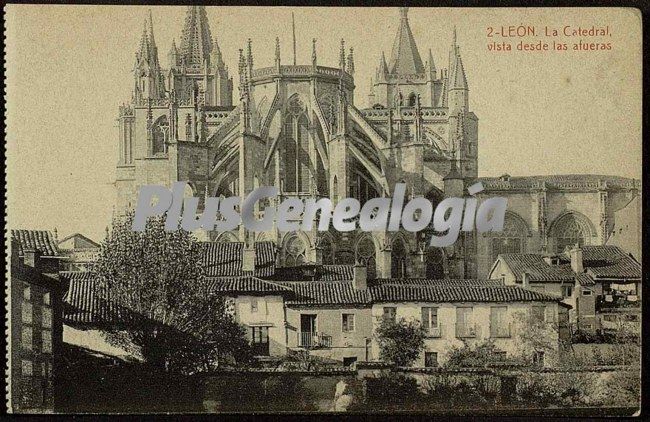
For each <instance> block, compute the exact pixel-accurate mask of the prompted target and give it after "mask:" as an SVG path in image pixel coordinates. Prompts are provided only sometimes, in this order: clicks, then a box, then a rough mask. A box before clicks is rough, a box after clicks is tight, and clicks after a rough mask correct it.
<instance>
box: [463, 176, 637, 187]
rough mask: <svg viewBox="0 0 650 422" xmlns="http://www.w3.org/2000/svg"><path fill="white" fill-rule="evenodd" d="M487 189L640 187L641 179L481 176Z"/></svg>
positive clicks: (481, 180) (479, 180)
mask: <svg viewBox="0 0 650 422" xmlns="http://www.w3.org/2000/svg"><path fill="white" fill-rule="evenodd" d="M476 181H477V182H483V187H484V188H485V190H490V189H495V190H502V189H532V188H539V187H540V186H541V185H542V184H545V185H546V187H547V188H556V189H565V188H587V187H593V186H598V185H600V184H601V183H605V184H606V185H607V187H608V188H638V187H639V181H638V180H636V179H631V178H629V177H621V176H607V175H599V174H556V175H547V176H511V177H510V176H508V175H503V176H500V177H479V178H477V180H476Z"/></svg>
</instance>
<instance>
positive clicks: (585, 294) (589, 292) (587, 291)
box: [582, 289, 593, 296]
mask: <svg viewBox="0 0 650 422" xmlns="http://www.w3.org/2000/svg"><path fill="white" fill-rule="evenodd" d="M592 294H593V292H592V291H591V290H587V289H585V290H583V291H582V295H583V296H591V295H592Z"/></svg>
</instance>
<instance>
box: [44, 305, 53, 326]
mask: <svg viewBox="0 0 650 422" xmlns="http://www.w3.org/2000/svg"><path fill="white" fill-rule="evenodd" d="M42 315H43V316H42V320H43V321H42V322H43V327H44V328H51V327H52V310H51V309H50V308H43V314H42Z"/></svg>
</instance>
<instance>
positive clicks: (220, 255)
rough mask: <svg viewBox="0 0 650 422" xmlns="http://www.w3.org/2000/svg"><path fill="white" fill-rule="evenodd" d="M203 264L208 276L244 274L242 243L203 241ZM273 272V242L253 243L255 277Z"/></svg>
mask: <svg viewBox="0 0 650 422" xmlns="http://www.w3.org/2000/svg"><path fill="white" fill-rule="evenodd" d="M203 247H204V265H205V270H206V275H207V276H208V277H228V276H239V275H244V271H242V257H243V253H244V244H243V243H241V242H203ZM274 272H275V244H274V243H273V242H256V243H255V272H254V275H255V276H256V277H270V276H272V275H273V274H274Z"/></svg>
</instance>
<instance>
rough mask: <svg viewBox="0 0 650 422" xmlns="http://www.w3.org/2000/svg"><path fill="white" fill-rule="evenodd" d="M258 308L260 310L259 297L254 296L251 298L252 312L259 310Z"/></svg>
mask: <svg viewBox="0 0 650 422" xmlns="http://www.w3.org/2000/svg"><path fill="white" fill-rule="evenodd" d="M258 310H259V308H258V306H257V298H256V297H252V298H251V312H257V311H258Z"/></svg>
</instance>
